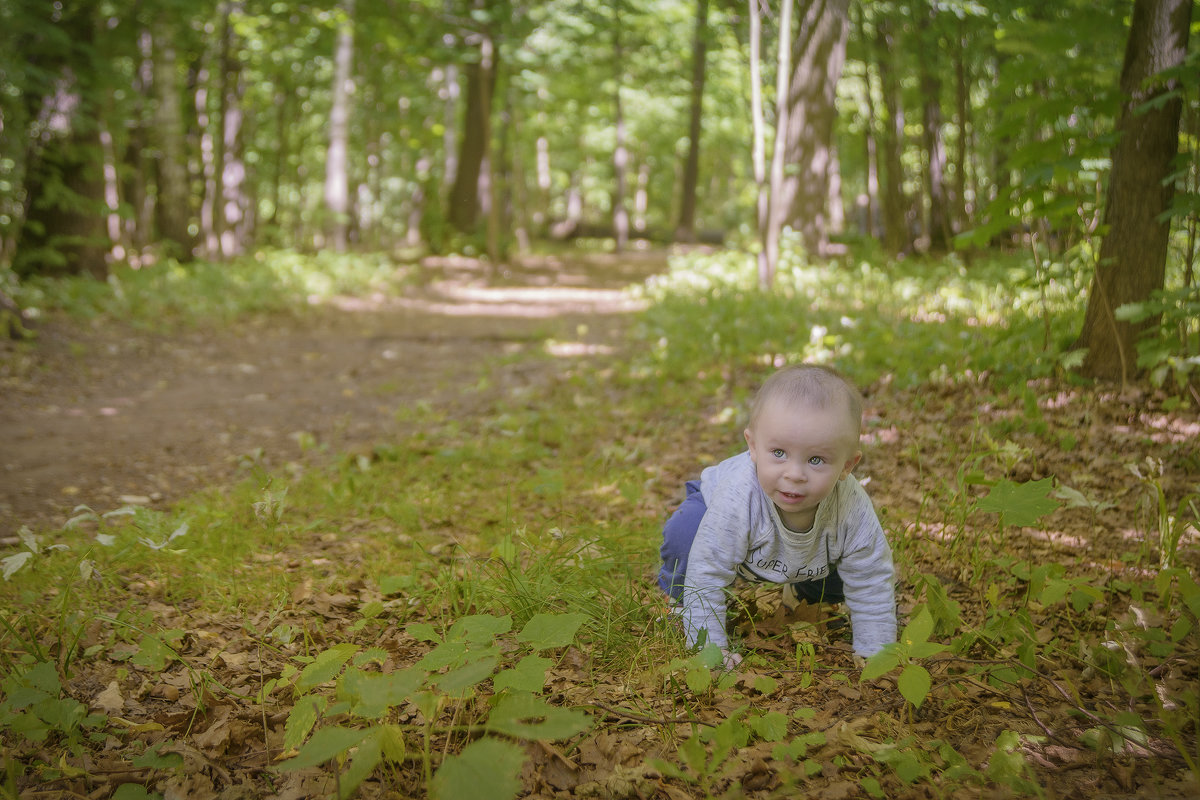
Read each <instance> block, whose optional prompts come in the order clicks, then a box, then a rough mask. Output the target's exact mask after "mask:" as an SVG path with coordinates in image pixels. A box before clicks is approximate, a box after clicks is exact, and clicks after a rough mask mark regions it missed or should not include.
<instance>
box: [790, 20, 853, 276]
mask: <svg viewBox="0 0 1200 800" xmlns="http://www.w3.org/2000/svg"><path fill="white" fill-rule="evenodd" d="M848 8H849V0H809V1H808V2H807V3H805V5H804V7H803V16H802V18H801V19H800V29H799V36H798V37H797V39H796V42H795V45H794V56H795V69H794V71H793V72H792V79H791V85H790V88H789V91H788V113H787V128H786V131H787V135H786V152H785V158H786V161H787V164H788V166H789V172H788V176H787V179H786V180H785V181H784V183H783V187H784V189H783V195H782V197H781V198H780V199H781V203H782V204H783V206H784V207H785V208H786V209H787V212H786V219H787V220H788V222H789V223H790V224H791V226H792V227H793V228H794V229H795V230H796V231H798V232H799V233H800V237H801V239H802V240H803V242H804V246H805V248H806V249H807V250H808V252H809V253H813V254H816V255H818V256H824V255H826V254H827V250H828V244H829V234H830V233H831V231H832V229H833V225H832V219H831V215H830V208H829V186H830V181H831V180H832V179H833V172H834V170H835V169H836V168H837V167H836V163H837V162H836V159H835V154H834V151H833V125H834V121H835V120H836V118H837V106H836V103H835V101H836V98H837V84H838V80H839V79H840V78H841V74H842V65H843V64H844V62H845V58H846V30H847V28H848V20H847V13H848Z"/></svg>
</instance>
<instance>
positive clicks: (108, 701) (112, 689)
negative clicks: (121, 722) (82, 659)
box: [92, 681, 125, 714]
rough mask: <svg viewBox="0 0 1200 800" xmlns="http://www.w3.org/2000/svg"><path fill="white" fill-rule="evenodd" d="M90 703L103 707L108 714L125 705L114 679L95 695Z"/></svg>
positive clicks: (119, 688) (114, 712)
mask: <svg viewBox="0 0 1200 800" xmlns="http://www.w3.org/2000/svg"><path fill="white" fill-rule="evenodd" d="M92 705H93V706H95V707H96V708H102V709H104V710H105V711H107V712H108V713H109V714H116V713H117V712H118V711H120V710H121V709H123V708H124V707H125V698H124V697H122V696H121V687H120V686H119V685H118V684H117V682H116V681H113V682H112V683H110V684H108V688H106V689H105V690H104V691H102V692H101V693H100V694H98V695H96V699H94V700H93V701H92Z"/></svg>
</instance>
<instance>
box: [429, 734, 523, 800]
mask: <svg viewBox="0 0 1200 800" xmlns="http://www.w3.org/2000/svg"><path fill="white" fill-rule="evenodd" d="M524 766H525V751H524V749H522V748H521V747H520V746H519V745H516V744H513V743H512V742H506V741H504V740H502V739H492V738H484V739H479V740H477V741H474V742H472V743H471V744H469V745H467V746H466V747H464V748H463V751H462V752H461V753H459V754H458V755H454V756H450V757H449V758H447V759H446V760H445V761H443V762H442V766H441V767H440V768H439V769H438V771H437V774H436V775H434V776H433V782H432V786H431V787H430V788H431V789H432V790H433V796H434V798H435V800H512V798H514V797H516V795H517V792H519V791H521V769H522V768H523V767H524Z"/></svg>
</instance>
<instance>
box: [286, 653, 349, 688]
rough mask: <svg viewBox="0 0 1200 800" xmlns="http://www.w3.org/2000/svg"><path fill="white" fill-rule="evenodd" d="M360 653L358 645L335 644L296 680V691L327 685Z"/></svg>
mask: <svg viewBox="0 0 1200 800" xmlns="http://www.w3.org/2000/svg"><path fill="white" fill-rule="evenodd" d="M357 652H358V645H356V644H349V643H345V644H335V645H334V646H333V647H331V648H329V649H328V650H326V651H324V652H323V653H321V654H319V655H318V656H317V657H316V658H315V659H313V662H312V663H311V664H309V665H308V666H307V667H305V668H304V670H303V671H301V673H300V677H299V678H297V679H296V691H298V692H304V691H308V690H309V689H312V688H313V687H315V686H320V685H321V684H322V683H327V682H329V681H331V680H333V679H334V678H336V677H337V675H338V673H339V672H341V671H342V667H343V666H345V665H346V662H347V661H349V660H350V657H351V656H353V655H354V654H355V653H357Z"/></svg>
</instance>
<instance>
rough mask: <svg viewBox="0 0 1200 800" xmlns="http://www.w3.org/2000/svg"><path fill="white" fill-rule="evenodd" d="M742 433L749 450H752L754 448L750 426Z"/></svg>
mask: <svg viewBox="0 0 1200 800" xmlns="http://www.w3.org/2000/svg"><path fill="white" fill-rule="evenodd" d="M742 435H743V436H745V437H746V446H747V447H749V448H750V449H751V450H753V449H754V432H753V431H751V430H750V428H746V430H744V431H742Z"/></svg>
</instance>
